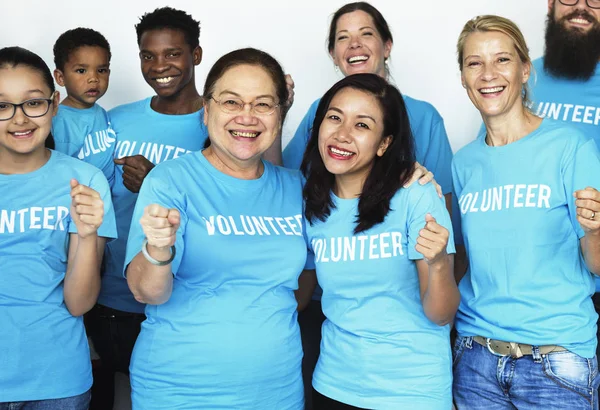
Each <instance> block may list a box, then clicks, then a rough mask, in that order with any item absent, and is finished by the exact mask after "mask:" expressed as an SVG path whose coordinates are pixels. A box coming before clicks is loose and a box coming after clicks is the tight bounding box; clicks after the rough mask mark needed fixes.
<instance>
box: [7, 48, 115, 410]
mask: <svg viewBox="0 0 600 410" xmlns="http://www.w3.org/2000/svg"><path fill="white" fill-rule="evenodd" d="M58 102H59V93H58V92H57V91H55V89H54V81H53V79H52V73H51V72H50V69H49V68H48V66H47V65H46V63H44V61H43V60H42V59H41V58H40V57H39V56H38V55H36V54H34V53H32V52H31V51H28V50H25V49H23V48H19V47H8V48H3V49H0V192H1V193H2V199H1V200H0V329H2V332H1V334H2V336H1V337H0V369H1V370H0V409H13V408H19V409H21V408H27V409H29V410H41V409H45V410H55V409H56V410H85V409H87V408H88V404H89V400H90V386H91V385H92V372H91V364H90V353H89V348H88V343H87V341H86V338H85V331H84V327H83V320H82V315H83V314H84V313H85V312H87V311H88V310H89V309H91V308H92V306H94V304H95V302H96V298H97V296H98V292H99V291H100V261H101V259H102V254H103V250H104V245H105V242H106V238H114V237H115V236H116V226H115V217H114V212H113V208H112V204H111V199H110V189H109V186H108V182H107V180H106V178H105V177H104V175H102V173H101V172H100V171H99V170H98V169H97V168H95V167H93V166H91V165H89V164H85V163H83V162H82V161H79V160H77V159H74V158H71V157H69V156H67V155H64V154H62V153H60V152H56V151H52V150H49V149H47V148H46V147H45V146H44V143H45V141H46V139H47V138H48V136H49V135H50V127H51V124H52V117H53V116H54V115H55V114H56V111H57V108H58Z"/></svg>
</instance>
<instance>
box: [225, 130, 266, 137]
mask: <svg viewBox="0 0 600 410" xmlns="http://www.w3.org/2000/svg"><path fill="white" fill-rule="evenodd" d="M258 134H259V133H258V132H240V131H231V135H233V136H234V137H242V138H256V137H258Z"/></svg>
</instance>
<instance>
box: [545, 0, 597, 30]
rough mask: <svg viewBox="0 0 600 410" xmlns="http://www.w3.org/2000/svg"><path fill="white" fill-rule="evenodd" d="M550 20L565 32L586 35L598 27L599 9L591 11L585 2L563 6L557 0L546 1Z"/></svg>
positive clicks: (581, 0)
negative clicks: (569, 31) (560, 25)
mask: <svg viewBox="0 0 600 410" xmlns="http://www.w3.org/2000/svg"><path fill="white" fill-rule="evenodd" d="M548 11H549V13H550V15H551V18H552V19H553V20H554V21H555V22H557V23H559V24H562V25H563V27H564V28H565V29H567V30H572V31H577V32H581V33H587V32H588V31H590V30H591V29H592V28H594V27H598V26H599V25H600V9H593V8H591V7H589V6H588V5H587V2H586V1H585V0H579V1H578V2H577V4H575V5H574V6H565V5H564V4H562V3H561V2H560V1H558V0H548Z"/></svg>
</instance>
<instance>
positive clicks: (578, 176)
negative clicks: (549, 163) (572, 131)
mask: <svg viewBox="0 0 600 410" xmlns="http://www.w3.org/2000/svg"><path fill="white" fill-rule="evenodd" d="M563 183H564V187H565V198H567V203H568V207H569V216H570V218H571V223H572V224H573V228H574V229H575V231H576V232H577V235H578V237H579V238H582V237H583V236H584V235H585V233H584V231H583V229H582V228H581V225H580V224H579V221H577V209H576V206H575V197H573V193H574V192H575V191H578V190H581V189H585V188H586V187H592V188H595V189H600V153H599V152H598V147H597V145H596V143H595V142H594V140H592V139H588V140H587V141H584V142H583V143H581V144H578V146H577V147H576V149H575V152H574V153H573V156H572V157H571V158H570V159H569V160H568V161H567V163H566V166H565V168H564V170H563Z"/></svg>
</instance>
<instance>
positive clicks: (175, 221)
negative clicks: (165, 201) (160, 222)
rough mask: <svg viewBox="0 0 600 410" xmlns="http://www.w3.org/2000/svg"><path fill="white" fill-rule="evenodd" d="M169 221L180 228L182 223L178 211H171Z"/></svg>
mask: <svg viewBox="0 0 600 410" xmlns="http://www.w3.org/2000/svg"><path fill="white" fill-rule="evenodd" d="M167 220H168V221H169V223H170V224H171V225H173V226H179V223H180V221H181V215H180V214H179V211H178V210H177V209H169V215H167Z"/></svg>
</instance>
